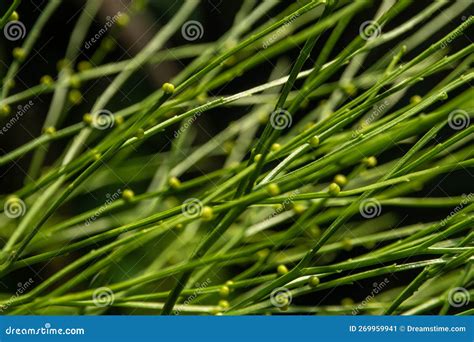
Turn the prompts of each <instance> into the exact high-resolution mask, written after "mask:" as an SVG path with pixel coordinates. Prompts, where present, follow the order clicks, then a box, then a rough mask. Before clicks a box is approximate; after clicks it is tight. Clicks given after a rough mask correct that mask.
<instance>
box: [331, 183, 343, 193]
mask: <svg viewBox="0 0 474 342" xmlns="http://www.w3.org/2000/svg"><path fill="white" fill-rule="evenodd" d="M340 192H341V188H340V187H339V185H337V183H331V184H329V187H328V193H329V194H330V195H331V196H337V195H338V194H339V193H340Z"/></svg>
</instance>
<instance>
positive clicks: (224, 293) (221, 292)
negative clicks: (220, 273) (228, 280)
mask: <svg viewBox="0 0 474 342" xmlns="http://www.w3.org/2000/svg"><path fill="white" fill-rule="evenodd" d="M229 293H230V289H229V287H228V286H225V285H224V286H222V287H221V288H220V289H219V295H220V296H221V297H222V298H226V297H228V296H229Z"/></svg>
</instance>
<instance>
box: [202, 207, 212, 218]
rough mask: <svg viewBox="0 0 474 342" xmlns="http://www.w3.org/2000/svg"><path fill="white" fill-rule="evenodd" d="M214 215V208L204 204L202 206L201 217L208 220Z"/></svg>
mask: <svg viewBox="0 0 474 342" xmlns="http://www.w3.org/2000/svg"><path fill="white" fill-rule="evenodd" d="M213 217H214V210H212V208H211V207H208V206H205V207H204V208H202V212H201V218H202V219H203V220H204V221H210V220H212V218H213Z"/></svg>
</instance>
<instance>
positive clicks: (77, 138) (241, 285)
mask: <svg viewBox="0 0 474 342" xmlns="http://www.w3.org/2000/svg"><path fill="white" fill-rule="evenodd" d="M18 3H19V2H17V1H14V3H13V4H12V5H11V6H10V8H9V10H8V12H7V13H6V14H5V16H4V17H2V19H1V22H0V27H3V26H5V25H8V23H9V22H12V20H21V12H19V13H20V16H18V13H17V12H14V11H15V9H17V6H18ZM140 3H141V2H140ZM100 4H101V1H95V0H89V1H87V3H86V5H85V7H84V9H83V11H82V14H81V15H80V17H79V18H78V19H77V23H76V24H75V27H74V30H73V32H72V34H71V36H70V42H69V44H68V47H67V51H66V53H65V55H64V59H62V60H61V61H60V62H59V63H58V67H59V72H58V75H57V77H52V76H49V75H45V76H43V77H42V78H41V81H40V82H39V84H38V85H37V86H34V87H31V88H28V89H26V90H24V91H21V92H17V93H14V94H10V93H12V92H13V90H14V89H15V87H14V81H15V78H16V77H17V75H18V73H19V72H20V70H21V66H22V65H23V63H25V62H26V61H28V58H29V56H30V55H31V53H32V51H34V50H33V46H34V45H35V43H36V41H37V39H38V37H40V36H41V35H42V34H44V32H42V31H43V28H44V26H45V24H46V23H47V22H48V20H50V19H51V17H52V16H53V15H57V14H58V13H57V10H58V8H60V7H61V1H59V0H50V1H49V2H48V3H47V5H46V7H45V9H44V10H43V12H42V13H41V15H40V16H39V18H38V20H37V22H36V23H35V25H34V26H33V27H32V28H31V30H30V32H28V35H27V36H26V38H25V40H24V41H23V43H22V45H21V46H18V47H17V48H15V49H13V50H12V51H11V52H12V53H13V56H14V60H13V62H12V63H11V65H10V66H9V68H8V71H7V72H6V74H5V75H3V77H2V78H3V82H2V92H1V97H0V109H1V112H2V115H3V119H2V120H3V121H2V127H3V128H2V136H3V135H5V136H7V135H6V134H7V133H8V129H9V128H10V127H11V126H13V125H16V124H18V123H17V122H18V120H19V119H21V116H23V115H24V113H23V114H21V115H19V113H18V112H15V110H13V109H12V108H13V106H14V105H16V104H19V103H25V102H27V101H29V100H31V99H33V98H35V97H36V96H39V95H44V94H48V93H52V95H53V96H52V100H51V103H50V107H49V111H48V114H47V116H46V119H45V121H44V123H43V130H42V133H41V134H40V135H39V136H37V137H34V138H33V139H31V140H30V141H29V142H27V143H25V144H23V145H21V146H18V147H16V148H14V149H12V150H9V151H6V152H5V153H4V154H3V155H2V156H0V166H2V167H9V166H11V165H14V164H15V163H16V162H17V161H18V160H20V159H21V158H24V157H31V165H30V168H29V170H28V171H27V174H26V175H25V183H24V186H22V187H20V188H19V189H17V190H16V191H15V192H14V193H13V194H7V193H3V194H2V197H1V202H2V206H1V207H2V208H3V215H2V216H1V217H0V224H1V226H2V233H1V234H2V235H1V237H2V251H1V265H0V274H1V277H2V281H3V282H4V283H9V284H10V283H15V284H16V283H20V284H19V285H18V286H19V287H20V288H18V289H15V285H14V286H13V287H10V288H9V289H8V291H5V292H4V293H3V296H2V297H3V299H1V300H0V302H1V303H0V305H1V306H2V312H4V313H8V314H32V313H34V314H64V313H67V314H106V313H110V312H114V313H124V314H137V313H150V312H157V313H161V314H279V313H285V314H289V313H294V314H359V313H360V314H362V313H363V314H382V313H385V314H402V313H403V314H425V313H439V314H447V313H450V314H451V313H460V312H461V313H464V314H467V313H472V312H471V311H469V310H467V309H466V307H467V303H468V302H469V299H470V297H471V295H472V293H473V267H472V262H473V260H474V245H473V238H474V235H473V229H472V228H473V227H474V215H473V210H474V204H473V203H472V202H473V198H474V196H473V194H472V192H471V191H472V171H473V168H474V159H473V153H474V151H473V149H472V138H473V137H474V135H473V131H474V128H473V126H472V125H470V120H471V118H472V114H473V112H474V110H473V108H474V96H473V95H474V93H473V91H472V88H471V84H472V82H473V77H474V73H473V71H472V67H471V64H472V61H473V55H474V54H473V51H474V45H473V44H472V43H471V42H470V41H469V39H466V37H465V33H466V32H467V31H468V30H470V29H471V25H472V24H473V22H474V19H473V18H472V16H469V17H467V16H466V15H465V14H466V13H467V12H468V8H469V7H468V6H469V4H468V2H463V1H458V2H453V3H448V2H442V1H434V2H432V3H431V4H429V5H428V6H427V7H426V8H425V9H423V10H422V11H420V12H418V13H414V14H413V13H412V14H410V12H411V11H410V10H411V8H412V6H413V4H412V2H411V1H405V0H401V1H396V2H395V1H391V0H384V1H381V2H374V3H372V2H370V1H355V2H348V1H335V0H334V1H329V0H327V1H316V0H313V1H298V2H294V3H293V4H291V5H289V6H288V7H287V8H284V6H282V5H281V4H278V2H273V1H263V2H256V1H249V0H245V1H243V2H242V4H241V7H240V9H239V10H238V12H237V13H236V14H235V20H234V22H233V23H232V25H231V26H230V28H229V29H228V31H227V32H226V33H225V34H224V35H223V36H222V37H220V38H219V39H217V40H215V41H211V42H207V43H202V42H199V41H198V40H199V39H201V38H202V36H203V33H204V32H206V30H211V28H209V27H206V26H205V25H203V24H202V23H200V22H199V21H196V20H191V18H190V17H191V16H192V14H193V12H194V11H195V10H196V9H197V8H198V6H199V2H198V1H193V0H190V1H184V2H183V3H182V6H181V7H180V8H179V10H178V11H177V12H176V13H175V14H174V15H173V16H172V18H171V19H170V20H169V22H168V23H167V24H166V25H165V26H163V27H162V28H161V29H160V30H159V31H158V32H157V33H156V35H155V36H154V37H153V38H152V39H151V41H150V42H149V43H148V45H146V46H145V47H144V48H143V49H142V50H141V51H140V52H138V53H137V54H136V55H135V56H134V57H132V58H130V59H128V60H121V61H111V62H108V63H105V62H106V61H107V56H109V55H110V44H111V42H112V41H113V40H111V38H114V37H115V36H116V35H117V34H118V33H119V32H120V30H126V29H127V25H128V24H129V22H133V20H134V15H136V14H137V13H138V12H140V11H143V10H144V8H143V6H145V5H144V4H140V6H139V5H136V6H135V7H134V6H132V7H131V9H130V13H127V14H125V13H124V14H121V15H118V16H117V17H116V18H115V17H114V18H115V19H114V18H112V19H114V24H116V25H117V27H115V30H110V31H109V32H107V33H106V36H105V37H101V43H100V44H99V43H97V46H92V48H93V49H96V51H95V53H94V56H95V57H94V58H95V59H94V61H93V63H92V61H80V60H79V56H80V50H79V46H82V45H83V44H82V43H83V42H85V41H89V40H90V38H89V37H90V36H93V35H94V33H93V32H92V34H91V32H89V31H91V28H90V26H91V23H92V20H93V18H94V15H95V14H97V12H98V10H99V7H100ZM368 12H373V13H375V16H374V17H373V19H371V18H367V14H366V13H368ZM269 13H273V17H272V18H269V17H268V14H269ZM460 18H463V19H462V20H460ZM450 21H454V22H459V25H458V26H457V27H456V28H454V29H453V30H452V31H446V32H443V34H442V35H440V39H438V40H436V39H435V38H434V34H433V33H434V32H433V31H434V30H440V31H442V30H443V28H444V27H445V25H446V24H448V23H449V22H450ZM351 25H356V26H357V27H358V28H359V32H355V33H354V32H353V31H351V30H350V29H349V28H350V27H352V26H351ZM179 34H181V35H182V38H183V39H184V40H185V43H184V44H183V45H182V46H177V47H173V48H169V49H167V48H166V47H165V45H166V44H167V42H168V41H169V40H170V39H171V38H172V37H173V36H175V35H179ZM293 55H294V56H295V57H294V58H293ZM288 56H292V57H291V59H289V58H288ZM175 60H190V62H187V63H186V65H185V66H184V68H183V70H181V71H180V72H179V73H178V74H177V75H175V76H174V77H173V79H171V80H169V82H166V83H164V84H163V85H162V86H161V87H158V88H157V90H156V91H154V92H151V93H150V94H148V96H146V97H145V98H143V99H141V100H140V101H138V102H136V103H134V104H133V105H131V106H128V107H124V108H121V109H119V110H115V111H113V112H112V111H110V110H109V109H108V108H110V107H111V104H114V107H117V106H122V107H123V105H121V102H119V101H116V102H114V100H115V99H116V98H117V97H120V92H121V89H122V88H123V87H124V86H125V85H129V84H130V83H133V81H132V80H133V76H134V75H136V74H139V73H140V72H141V71H142V68H145V67H147V66H148V65H158V66H159V65H160V63H163V62H165V61H175ZM267 61H272V62H274V63H273V71H272V73H271V75H270V77H269V80H268V81H267V82H264V83H262V84H259V85H258V86H252V85H251V81H250V80H251V79H252V78H251V77H250V76H249V75H250V74H251V73H254V72H255V71H256V70H260V69H259V68H260V67H261V66H262V65H264V64H265V63H266V62H267ZM105 77H107V78H108V79H111V80H112V81H111V82H110V84H109V85H108V86H107V87H106V89H105V90H104V91H102V92H101V94H100V95H99V96H97V97H96V98H94V99H93V103H92V104H91V105H89V103H88V104H87V105H88V108H89V107H90V108H89V109H88V113H85V114H84V115H83V117H82V118H80V119H79V120H76V123H74V124H72V125H65V124H64V122H65V120H64V119H65V118H66V117H67V116H68V114H70V113H69V112H70V111H71V110H72V109H71V108H74V106H77V105H79V104H80V103H81V102H82V100H83V97H84V96H86V95H85V94H86V93H87V90H88V87H89V86H90V84H91V83H92V82H94V81H95V80H98V79H102V78H105ZM247 77H248V79H247ZM235 79H242V80H244V81H247V80H249V81H248V82H244V84H245V85H246V86H247V87H246V89H245V90H242V91H240V92H236V93H233V94H228V95H222V94H221V93H225V92H226V85H227V83H228V82H230V81H232V80H235ZM417 87H419V88H417ZM413 89H423V93H420V94H413ZM410 94H411V95H410ZM235 108H239V109H240V111H239V113H241V115H240V117H239V118H238V119H237V121H235V122H231V120H230V119H228V118H229V117H231V114H234V113H235ZM213 115H219V116H220V117H221V119H220V122H224V123H225V124H226V125H227V126H226V127H225V128H223V129H222V130H221V131H220V132H218V133H217V134H213V135H212V136H210V135H209V134H205V139H202V137H197V136H196V132H198V131H199V127H198V126H199V125H198V124H197V123H196V122H197V121H198V120H199V121H200V122H201V120H206V119H208V120H209V117H213ZM211 120H212V119H211ZM206 133H207V132H206ZM56 145H57V146H64V150H62V153H61V155H59V156H57V157H56V158H57V159H56V160H55V161H54V162H53V163H52V164H51V165H47V162H46V160H47V158H46V156H47V154H48V151H50V150H51V148H52V147H55V146H56ZM163 145H166V146H163ZM463 172H464V174H467V177H468V179H470V184H467V185H466V184H462V186H461V187H462V189H464V190H463V193H459V191H458V189H457V188H456V186H453V185H452V184H451V183H450V184H451V185H447V186H444V185H440V184H438V182H440V181H441V180H445V179H449V178H453V177H454V178H455V177H457V176H458V175H460V174H462V173H463ZM18 177H20V175H18ZM31 180H32V181H31ZM453 184H454V183H453ZM435 188H440V189H442V193H443V194H444V195H433V194H434V193H435V190H436V189H435ZM105 194H106V195H105ZM427 212H428V213H429V214H426V213H427ZM407 213H408V214H407ZM51 265H55V266H54V267H51ZM44 269H46V270H48V272H42V271H40V272H39V274H36V275H35V276H32V277H31V278H30V279H24V277H25V276H22V275H21V274H28V272H29V270H44ZM51 270H54V271H53V272H52V271H51ZM17 271H18V272H17ZM22 277H23V278H22ZM27 278H29V276H28V277H27ZM26 284H28V286H27V288H24V287H25V286H26ZM367 284H369V285H367ZM20 289H21V291H19V290H20ZM340 289H343V291H344V292H345V293H348V294H349V295H350V296H351V297H354V298H351V300H348V299H346V300H344V299H343V297H347V295H341V294H339V293H338V291H340ZM334 291H335V294H333V292H334ZM341 299H342V300H341Z"/></svg>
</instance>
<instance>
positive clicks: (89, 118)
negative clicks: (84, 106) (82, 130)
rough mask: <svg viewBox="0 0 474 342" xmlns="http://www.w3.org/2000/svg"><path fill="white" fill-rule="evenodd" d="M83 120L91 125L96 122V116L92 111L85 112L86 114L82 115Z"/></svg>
mask: <svg viewBox="0 0 474 342" xmlns="http://www.w3.org/2000/svg"><path fill="white" fill-rule="evenodd" d="M82 121H83V122H84V123H85V124H86V125H88V126H90V125H92V123H93V122H94V117H93V116H92V115H91V114H90V113H86V114H84V115H83V116H82Z"/></svg>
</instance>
